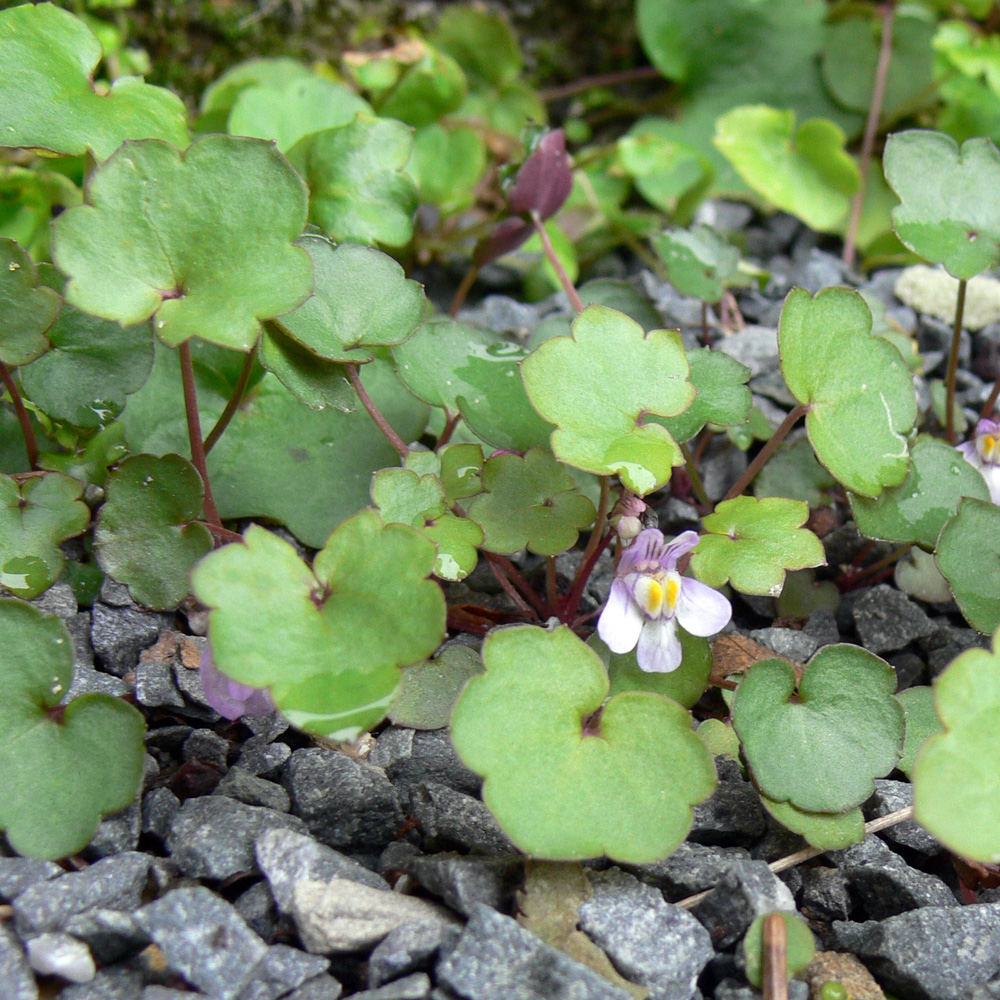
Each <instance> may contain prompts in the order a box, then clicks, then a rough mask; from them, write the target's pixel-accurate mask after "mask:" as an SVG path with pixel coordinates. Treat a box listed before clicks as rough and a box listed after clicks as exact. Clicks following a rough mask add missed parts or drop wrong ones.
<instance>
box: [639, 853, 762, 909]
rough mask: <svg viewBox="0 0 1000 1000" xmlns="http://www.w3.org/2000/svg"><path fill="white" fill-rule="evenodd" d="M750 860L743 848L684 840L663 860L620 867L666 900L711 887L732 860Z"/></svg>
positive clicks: (681, 897)
mask: <svg viewBox="0 0 1000 1000" xmlns="http://www.w3.org/2000/svg"><path fill="white" fill-rule="evenodd" d="M749 859H750V854H749V853H748V852H747V851H746V850H745V849H744V848H742V847H710V846H707V845H704V844H694V843H691V842H690V841H685V842H684V843H682V844H681V845H680V846H679V847H678V848H677V850H675V851H674V853H673V854H671V855H670V856H669V857H667V858H664V859H663V860H662V861H654V862H652V863H651V864H646V865H628V864H623V865H621V867H622V868H623V869H624V870H625V871H627V872H630V873H631V874H632V875H635V876H636V877H637V878H638V879H639V881H640V882H645V883H647V884H648V885H653V886H656V888H657V889H660V890H661V891H662V892H663V893H664V895H665V896H666V897H667V898H668V899H683V898H684V897H685V896H691V895H693V894H694V893H696V892H703V891H704V890H705V889H711V888H713V887H714V886H715V884H716V883H717V882H718V881H719V879H721V878H722V876H723V875H724V874H725V873H726V872H727V871H728V870H729V868H730V866H731V865H732V864H733V862H734V861H748V860H749Z"/></svg>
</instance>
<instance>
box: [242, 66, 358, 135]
mask: <svg viewBox="0 0 1000 1000" xmlns="http://www.w3.org/2000/svg"><path fill="white" fill-rule="evenodd" d="M359 112H362V113H365V114H372V108H371V105H370V104H369V103H368V102H367V101H366V100H365V99H364V98H363V97H359V96H358V95H357V94H355V93H354V91H353V90H351V89H350V88H349V87H345V86H344V85H343V84H342V83H335V82H334V81H333V80H325V79H324V78H323V77H320V76H312V75H308V76H302V75H296V76H294V77H292V78H290V79H284V80H281V81H280V82H274V83H262V84H257V85H256V86H250V87H246V88H245V89H243V90H241V91H240V92H239V94H238V95H237V96H236V100H235V101H234V102H233V107H232V112H231V113H230V115H229V128H228V131H229V132H230V133H232V134H233V135H250V136H256V137H257V138H258V139H273V140H274V141H275V142H276V143H277V146H278V149H280V150H281V151H282V152H283V153H285V152H287V151H288V150H289V149H291V148H292V146H294V145H295V143H297V142H298V141H299V139H301V138H303V137H304V136H307V135H311V134H312V133H313V132H321V131H323V129H328V128H336V127H337V126H338V125H346V124H347V123H348V122H351V121H353V120H354V117H355V115H357V114H358V113H359Z"/></svg>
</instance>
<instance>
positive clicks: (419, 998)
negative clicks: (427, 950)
mask: <svg viewBox="0 0 1000 1000" xmlns="http://www.w3.org/2000/svg"><path fill="white" fill-rule="evenodd" d="M430 994H431V980H430V977H429V976H428V975H427V974H426V973H424V972H415V973H413V975H412V976H406V977H405V978H403V979H397V980H396V981H395V982H394V983H388V984H387V985H385V986H380V987H379V988H378V989H376V990H362V991H361V992H360V993H352V994H351V1000H426V998H427V997H429V996H430Z"/></svg>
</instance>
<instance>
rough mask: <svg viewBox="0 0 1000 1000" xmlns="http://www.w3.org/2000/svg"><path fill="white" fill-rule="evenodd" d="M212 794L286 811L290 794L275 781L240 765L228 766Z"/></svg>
mask: <svg viewBox="0 0 1000 1000" xmlns="http://www.w3.org/2000/svg"><path fill="white" fill-rule="evenodd" d="M212 794H213V795H228V796H229V798H231V799H237V800H238V801H240V802H245V803H246V804H247V805H248V806H265V807H266V808H268V809H274V810H275V811H277V812H288V810H289V809H290V808H291V804H292V800H291V796H290V795H289V794H288V792H287V791H285V789H284V788H282V787H281V785H279V784H278V783H277V782H274V781H267V780H266V779H265V778H258V777H257V776H256V775H254V774H251V773H250V772H249V771H245V770H244V769H243V768H242V767H233V768H230V769H229V771H228V772H227V773H226V775H225V776H224V777H223V779H222V781H220V782H219V783H218V785H216V786H215V791H214V792H213V793H212Z"/></svg>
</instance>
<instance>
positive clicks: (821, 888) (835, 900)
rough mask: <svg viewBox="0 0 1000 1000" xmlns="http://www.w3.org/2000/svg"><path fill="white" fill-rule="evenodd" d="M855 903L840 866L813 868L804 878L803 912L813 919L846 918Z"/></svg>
mask: <svg viewBox="0 0 1000 1000" xmlns="http://www.w3.org/2000/svg"><path fill="white" fill-rule="evenodd" d="M852 906H853V903H852V902H851V894H850V892H849V891H848V888H847V876H846V875H845V874H844V873H843V872H842V871H841V870H840V869H839V868H824V867H819V868H811V869H809V871H807V872H806V873H805V875H804V876H803V878H802V912H803V913H805V914H806V915H807V916H809V917H810V918H812V919H816V920H825V921H827V922H828V923H829V922H832V921H834V920H846V919H847V918H848V917H849V916H850V915H851V909H852Z"/></svg>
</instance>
